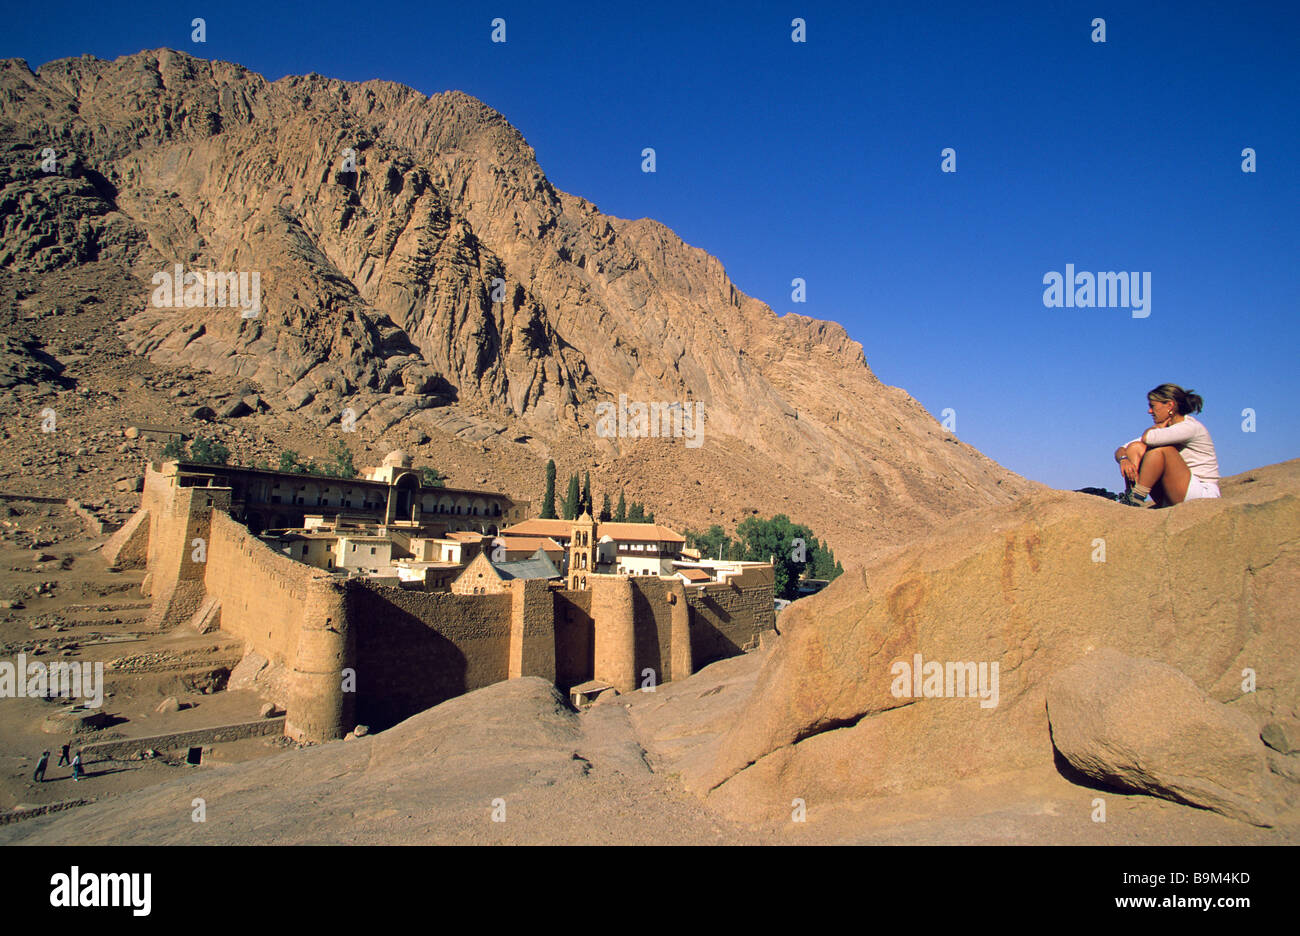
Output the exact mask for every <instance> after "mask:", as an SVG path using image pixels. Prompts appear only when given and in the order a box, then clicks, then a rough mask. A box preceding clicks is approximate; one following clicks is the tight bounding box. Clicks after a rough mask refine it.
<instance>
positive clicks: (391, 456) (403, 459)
mask: <svg viewBox="0 0 1300 936" xmlns="http://www.w3.org/2000/svg"><path fill="white" fill-rule="evenodd" d="M384 467H385V468H410V467H411V456H410V455H407V454H406V453H405V452H403V451H402V450H401V449H393V450H392V451H391V452H389V453H388V454H387V455H385V456H384Z"/></svg>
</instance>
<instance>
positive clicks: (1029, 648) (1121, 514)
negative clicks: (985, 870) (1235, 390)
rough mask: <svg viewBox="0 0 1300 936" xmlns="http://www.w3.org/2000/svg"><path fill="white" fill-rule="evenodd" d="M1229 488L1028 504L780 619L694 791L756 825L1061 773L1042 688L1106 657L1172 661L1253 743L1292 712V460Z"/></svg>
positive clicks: (692, 772) (1299, 500) (1296, 509)
mask: <svg viewBox="0 0 1300 936" xmlns="http://www.w3.org/2000/svg"><path fill="white" fill-rule="evenodd" d="M1222 490H1223V497H1222V498H1221V499H1216V500H1201V501H1193V502H1191V503H1188V504H1183V505H1180V506H1178V507H1175V508H1173V509H1169V510H1144V511H1139V510H1133V509H1131V508H1127V507H1123V506H1120V505H1118V504H1113V503H1108V502H1106V501H1105V500H1103V499H1102V498H1098V497H1090V496H1088V495H1086V494H1077V493H1070V492H1058V491H1052V492H1035V493H1033V494H1031V495H1029V496H1027V497H1025V498H1022V499H1020V500H1019V501H1017V502H1016V503H1014V504H1012V505H1009V506H1006V507H993V508H988V509H984V510H980V511H976V512H972V513H969V514H966V515H964V516H963V517H962V518H959V519H957V520H954V521H953V522H952V523H950V524H949V526H948V527H947V528H946V529H945V530H943V531H942V532H940V533H937V534H934V535H931V536H929V537H926V538H925V539H923V540H920V541H918V542H917V543H915V544H914V545H912V546H909V547H906V548H904V549H902V550H899V551H897V552H895V553H892V554H890V555H888V556H886V557H884V558H882V559H880V560H878V561H876V562H874V563H872V564H871V565H869V566H867V567H866V568H865V569H862V568H857V569H850V570H849V571H848V572H846V573H845V574H844V575H842V576H841V577H840V578H838V579H837V580H836V581H835V582H833V583H832V584H831V585H830V587H828V588H827V589H825V590H824V591H823V592H821V593H820V594H818V595H816V596H813V597H811V598H806V599H803V600H801V601H798V602H796V603H795V604H793V605H792V606H791V607H790V608H788V609H787V610H786V611H785V612H784V613H783V614H782V615H781V629H782V631H783V632H784V636H783V637H782V640H781V641H780V642H779V644H778V645H777V646H776V648H775V649H774V650H773V652H772V654H771V656H770V657H769V658H768V659H767V661H766V662H765V663H764V665H763V669H762V671H761V672H760V674H759V676H758V679H757V682H756V685H755V688H754V690H753V692H752V694H751V695H750V697H749V700H748V702H747V704H746V705H745V707H744V708H743V709H741V711H740V713H739V715H738V717H737V718H736V719H735V721H734V723H733V724H732V726H731V727H730V729H729V730H727V731H726V732H724V733H723V734H721V735H720V736H719V737H718V738H716V739H715V740H713V741H712V742H710V743H709V744H707V745H702V746H701V747H700V748H699V749H698V750H696V751H694V752H693V753H692V754H691V756H690V758H688V759H687V760H685V761H684V762H683V763H682V764H681V771H682V776H683V779H684V780H685V782H686V783H687V785H688V787H689V788H691V789H693V790H695V791H696V792H698V793H700V794H702V795H707V796H708V797H709V799H710V801H711V802H713V803H714V804H715V805H716V806H718V807H719V808H720V809H722V810H723V811H724V812H727V813H730V814H733V815H736V816H737V817H738V818H747V819H755V818H763V817H775V816H777V815H780V814H781V813H783V812H784V813H788V811H789V809H790V806H789V804H790V802H791V800H792V799H793V798H795V797H800V798H803V799H805V800H806V801H807V802H808V803H809V804H810V805H811V804H812V802H813V801H814V800H815V799H819V800H822V801H828V800H837V799H858V798H861V797H863V796H872V795H883V794H888V793H891V792H897V791H902V790H911V789H916V788H920V787H926V786H939V785H947V784H949V783H951V782H952V781H953V780H955V779H959V778H963V777H968V776H973V775H989V774H992V773H995V772H1002V771H1010V770H1019V769H1026V768H1033V767H1039V766H1050V765H1052V764H1053V763H1054V755H1053V748H1052V743H1051V738H1050V733H1049V729H1048V719H1047V708H1046V692H1047V684H1048V680H1049V679H1050V678H1051V677H1052V676H1053V674H1055V673H1057V672H1060V671H1061V670H1064V669H1065V668H1066V667H1068V666H1070V665H1071V664H1073V663H1074V662H1076V661H1077V660H1079V659H1081V658H1082V657H1084V656H1085V655H1086V654H1087V653H1089V652H1090V651H1092V650H1094V649H1096V648H1099V647H1111V648H1114V649H1116V650H1118V651H1119V652H1121V653H1125V654H1128V655H1130V656H1135V657H1142V658H1146V659H1151V660H1156V661H1160V662H1164V663H1168V664H1170V665H1172V666H1174V667H1176V668H1177V669H1179V670H1181V671H1182V672H1183V673H1185V674H1186V675H1187V677H1188V678H1189V679H1190V680H1191V681H1192V682H1193V683H1194V684H1195V685H1196V686H1198V687H1200V689H1202V690H1203V691H1204V692H1205V693H1206V694H1207V695H1208V696H1209V697H1210V698H1212V699H1214V700H1215V701H1217V702H1221V703H1224V704H1226V705H1229V706H1230V707H1231V708H1232V709H1234V710H1236V711H1239V712H1242V713H1244V714H1245V715H1246V716H1249V717H1250V718H1251V719H1252V721H1253V722H1254V723H1255V724H1256V725H1257V726H1259V727H1262V726H1263V725H1265V724H1267V723H1269V722H1271V721H1275V720H1277V719H1278V718H1281V717H1290V716H1292V715H1293V713H1294V711H1295V706H1296V703H1297V701H1300V667H1296V665H1295V660H1297V659H1300V553H1297V552H1296V550H1295V549H1294V546H1293V545H1292V544H1293V542H1294V538H1295V531H1296V530H1297V529H1300V497H1297V493H1300V461H1292V462H1287V463H1285V464H1281V465H1275V466H1271V467H1269V468H1265V469H1260V470H1258V471H1255V472H1252V473H1250V475H1248V476H1238V477H1235V478H1229V479H1226V480H1225V481H1224V483H1223V486H1222ZM918 655H919V661H918ZM918 662H919V663H920V666H919V669H920V673H919V674H916V673H912V672H911V671H912V670H913V669H917V668H918V667H917V665H916V664H917V663H918ZM964 664H970V665H964ZM981 672H982V673H983V674H984V676H985V682H986V685H985V686H984V687H983V688H984V690H985V694H984V697H981V693H980V688H981V687H980V685H979V676H980V674H981ZM918 675H919V677H920V678H919V679H918V678H916V677H917V676H918ZM955 677H966V678H969V679H970V681H971V682H973V683H974V685H973V687H972V686H971V685H969V684H966V685H964V684H963V683H964V682H965V681H966V680H965V679H961V680H959V679H957V678H955ZM1256 684H1257V685H1256ZM1255 689H1258V691H1253V690H1255Z"/></svg>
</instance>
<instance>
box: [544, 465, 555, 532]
mask: <svg viewBox="0 0 1300 936" xmlns="http://www.w3.org/2000/svg"><path fill="white" fill-rule="evenodd" d="M542 519H543V520H554V519H555V459H553V458H550V459H547V461H546V494H544V495H543V496H542Z"/></svg>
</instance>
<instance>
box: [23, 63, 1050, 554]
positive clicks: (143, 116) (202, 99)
mask: <svg viewBox="0 0 1300 936" xmlns="http://www.w3.org/2000/svg"><path fill="white" fill-rule="evenodd" d="M24 73H25V74H24ZM0 124H2V125H3V126H2V127H0V140H3V143H4V145H5V148H6V149H7V150H8V151H9V155H10V156H11V161H14V160H16V161H17V162H18V163H26V165H25V166H23V167H22V168H21V169H14V170H10V173H9V175H8V176H7V177H5V178H3V179H0V181H2V182H3V183H4V188H5V192H4V194H5V195H6V196H8V198H7V199H6V200H8V201H10V203H11V204H13V203H14V202H18V203H21V204H23V207H24V208H25V209H28V210H26V211H23V212H12V211H11V212H9V213H5V212H0V269H4V270H6V271H8V272H16V273H17V272H24V273H43V272H49V271H52V270H59V269H68V268H78V267H80V266H83V265H85V264H88V263H96V262H101V261H107V262H111V263H115V264H119V265H121V266H123V267H125V268H126V269H127V270H129V272H130V273H131V275H133V276H134V277H135V278H136V279H137V280H141V281H143V282H144V283H148V282H149V280H150V277H152V276H153V275H154V274H155V273H157V272H159V271H169V270H171V269H173V267H174V265H175V264H177V263H180V264H181V265H182V267H183V268H184V269H185V270H186V271H203V270H219V271H232V270H258V271H260V273H261V283H262V288H263V297H262V312H261V315H260V316H259V318H258V319H256V320H248V319H242V318H240V317H239V315H238V313H237V312H232V310H230V309H206V308H195V309H188V308H186V309H156V308H153V307H151V306H150V305H149V304H148V296H149V290H150V289H151V287H142V289H141V295H140V296H138V297H133V298H129V299H128V300H127V303H126V305H127V308H125V309H124V310H123V312H124V313H125V321H124V322H123V323H122V339H123V340H124V341H125V343H126V345H127V347H129V348H130V349H131V350H132V351H134V352H135V353H137V354H140V355H142V356H145V357H148V358H149V359H150V360H152V361H153V362H155V363H158V364H161V365H163V366H166V367H171V368H176V367H185V366H188V367H194V368H198V369H200V370H206V371H210V372H213V373H216V374H224V375H226V376H227V377H229V378H231V379H232V380H247V381H253V382H255V383H256V384H257V385H258V386H259V387H261V388H262V389H263V391H264V392H265V394H266V396H267V399H268V402H269V403H271V405H272V408H273V409H274V410H275V411H276V412H277V413H294V414H295V415H296V416H297V417H302V418H304V419H305V420H307V421H310V422H313V423H316V424H319V425H321V426H325V427H329V426H333V427H334V428H335V429H337V428H338V427H339V425H340V423H341V421H342V420H343V419H344V418H345V414H346V413H347V411H348V410H351V411H352V414H353V415H355V416H356V417H357V419H358V422H357V425H358V427H359V428H361V429H363V430H364V431H365V432H366V433H368V434H370V435H371V436H373V437H381V436H385V435H391V434H393V433H395V432H400V431H403V430H405V429H407V428H410V427H413V426H422V427H426V428H428V427H433V428H436V427H438V426H445V425H447V424H448V421H449V420H450V422H451V423H452V424H456V425H459V424H460V423H461V422H466V421H467V422H468V423H469V425H470V428H469V430H468V435H464V436H463V437H465V438H469V436H474V435H478V436H479V438H478V439H472V440H471V441H482V439H485V438H486V439H492V440H494V441H496V440H500V441H501V442H503V443H504V442H505V440H508V439H511V438H519V437H521V436H522V437H527V438H529V439H531V440H534V442H535V443H537V444H535V445H533V446H531V447H530V448H529V453H530V457H531V458H534V459H540V458H541V457H542V456H543V455H546V454H552V453H553V452H560V453H562V454H566V455H567V452H568V450H572V451H573V455H572V456H569V457H572V458H573V459H575V460H577V461H586V462H588V463H595V464H605V465H608V464H610V463H611V461H612V462H613V463H614V464H615V465H621V466H624V467H623V468H621V469H620V470H619V471H618V472H617V473H618V474H621V475H622V477H621V478H619V479H617V480H618V482H619V483H621V485H622V486H627V485H628V484H633V485H634V486H635V485H636V483H637V477H636V476H637V474H638V472H639V470H649V469H648V464H643V463H649V464H656V465H657V464H658V462H660V461H662V459H660V458H659V457H658V456H659V455H661V454H662V453H659V452H655V453H654V454H653V455H651V454H650V453H649V451H648V449H647V448H646V447H647V446H649V445H651V444H656V443H657V444H659V445H661V446H663V447H665V448H666V449H671V450H672V451H671V455H670V457H669V458H668V464H669V465H671V466H673V467H672V468H670V470H672V471H675V472H676V473H677V474H679V475H680V476H681V477H682V478H683V479H689V478H696V477H699V476H701V475H702V474H706V473H712V474H714V475H715V478H714V483H717V484H721V486H722V487H723V488H724V489H725V490H723V491H722V493H721V494H720V496H719V499H720V500H722V501H729V500H734V499H735V497H737V496H740V495H748V494H750V493H751V491H754V487H755V485H754V483H753V481H752V480H748V479H735V480H734V481H733V480H729V479H726V478H722V479H718V478H717V477H716V476H717V474H718V472H719V471H720V470H721V471H722V472H724V473H725V471H726V469H725V468H721V469H720V468H719V467H717V466H727V465H737V464H738V463H739V460H740V459H742V455H741V451H739V450H746V452H745V454H746V455H756V456H757V458H756V459H755V467H756V468H757V473H758V475H759V478H760V479H761V482H760V484H759V485H758V487H759V490H758V491H757V492H755V493H757V494H759V496H758V497H755V498H753V499H754V500H756V501H758V502H760V503H765V504H768V505H772V506H769V507H768V509H769V510H770V511H771V512H775V510H774V509H773V507H774V506H778V505H777V504H776V503H775V502H776V501H777V500H778V499H780V498H781V497H785V498H787V499H788V496H789V495H788V493H786V492H788V491H789V490H790V489H791V487H792V486H800V485H809V484H811V485H812V486H813V487H814V490H813V491H811V492H808V493H809V494H810V495H811V502H812V503H817V502H822V503H825V502H826V499H827V497H828V496H829V497H830V498H832V499H833V500H835V501H837V502H840V503H837V504H836V508H837V510H840V511H841V512H843V511H847V514H848V515H847V516H846V517H845V518H844V519H845V520H846V521H849V528H852V527H853V526H856V527H858V528H862V527H864V526H867V525H868V524H870V525H871V526H872V529H873V532H883V533H884V536H883V538H882V541H888V542H894V541H898V540H899V539H901V538H904V537H906V536H907V535H910V533H913V532H915V531H917V530H919V529H925V528H929V527H932V526H934V525H935V524H937V523H940V522H942V521H943V520H944V519H945V518H946V517H948V516H952V515H953V514H955V513H958V512H961V511H963V510H966V509H970V508H972V507H975V506H981V505H984V504H987V503H997V502H1002V501H1005V500H1008V499H1011V498H1014V497H1015V496H1017V495H1018V494H1020V493H1023V492H1024V491H1025V490H1028V489H1029V487H1030V484H1029V483H1028V482H1026V481H1024V479H1021V478H1019V477H1018V476H1016V475H1014V474H1012V473H1011V472H1009V471H1006V470H1005V469H1003V468H1001V466H998V465H996V464H995V463H993V462H992V461H991V460H989V459H987V458H986V457H985V456H983V455H982V454H980V453H978V452H977V451H976V450H974V449H973V448H971V447H970V446H968V445H966V444H965V443H962V442H960V440H957V439H956V438H955V437H953V436H952V435H951V434H950V433H947V432H946V431H944V430H943V429H942V428H941V427H939V426H938V424H937V423H936V422H935V420H934V419H933V417H931V416H930V414H929V413H928V412H926V411H925V409H924V408H923V407H921V405H920V404H919V403H917V402H916V401H915V400H913V399H912V398H911V397H910V396H908V395H907V394H906V392H905V391H903V390H901V389H899V388H894V387H889V386H887V385H885V384H883V383H882V382H881V381H879V379H878V378H877V377H876V376H875V374H874V373H873V372H872V371H871V369H870V367H869V366H868V364H867V359H866V353H865V350H864V349H863V347H862V345H861V344H860V343H859V342H857V341H855V340H853V339H852V337H851V336H849V334H848V332H847V331H846V330H845V329H844V328H843V327H842V326H841V325H839V324H838V323H834V322H830V321H824V320H817V319H812V318H809V317H807V316H803V315H799V314H797V313H787V314H785V315H778V314H777V313H776V312H775V311H773V310H772V309H771V308H770V307H768V306H767V305H766V304H764V303H762V302H761V301H759V300H757V299H754V298H752V297H750V296H747V295H745V294H744V293H743V292H741V291H740V290H739V289H738V288H736V286H735V285H734V283H732V282H731V280H730V279H729V278H728V276H727V274H726V270H725V267H724V265H723V264H722V262H721V261H720V260H718V259H717V258H716V257H713V256H712V255H710V254H709V253H708V252H707V251H706V250H704V249H703V248H700V247H694V246H691V245H688V244H686V243H685V242H684V241H682V240H681V238H679V237H678V236H677V235H676V234H675V233H674V232H672V231H671V229H669V228H668V227H666V226H665V225H663V224H661V223H660V222H658V221H655V220H653V219H650V218H640V219H634V220H629V219H622V218H616V217H613V216H609V215H605V214H603V213H601V212H600V211H599V210H598V209H597V208H596V206H595V205H594V204H593V203H592V202H591V201H589V200H588V199H586V198H583V197H582V196H578V195H571V194H568V193H565V192H562V191H560V190H558V189H556V188H555V187H554V186H552V185H551V183H550V182H549V181H548V180H547V178H546V175H545V173H544V172H543V171H542V170H541V167H540V165H539V164H538V162H537V158H536V153H535V151H534V150H533V149H532V147H531V146H529V145H528V143H527V141H526V140H525V139H524V137H523V136H522V134H520V133H519V131H518V130H517V129H516V128H515V127H513V125H511V124H510V123H509V121H508V120H507V119H506V118H505V116H504V115H502V114H500V113H499V112H498V111H496V110H494V109H493V108H491V107H490V106H489V105H487V104H485V103H483V102H481V101H478V100H477V99H475V98H473V97H471V96H470V95H467V94H465V93H464V92H460V91H447V92H439V93H437V94H434V95H431V96H425V95H423V94H421V93H420V92H418V91H415V90H414V89H411V88H407V87H405V86H403V85H399V84H396V83H393V82H389V81H367V82H362V83H352V82H345V81H339V80H336V79H329V78H324V77H322V76H318V75H306V76H286V77H284V78H280V79H278V80H276V81H274V82H268V81H267V80H266V79H265V78H263V77H261V76H260V75H257V74H255V73H253V72H251V71H249V70H248V69H245V68H243V67H242V66H239V65H236V64H233V63H224V62H216V61H207V60H203V59H197V58H194V57H193V56H190V55H188V54H186V53H182V52H175V51H172V50H165V49H164V50H156V51H153V52H141V53H137V54H135V55H131V56H122V57H120V58H118V59H116V60H114V61H113V62H111V63H110V62H105V61H102V60H99V59H95V58H93V57H88V56H82V57H80V58H69V59H60V60H56V61H55V62H51V63H47V64H46V65H43V66H41V67H40V68H39V69H37V70H35V71H32V70H30V69H29V68H27V66H26V63H20V60H15V59H10V60H6V61H4V62H3V63H0ZM46 145H53V146H54V147H55V148H56V150H58V151H59V156H60V159H61V160H64V161H63V162H61V163H60V168H61V171H60V172H59V173H42V172H40V171H39V170H38V168H37V164H38V162H39V159H40V153H41V149H42V148H43V146H46ZM64 148H66V149H67V150H69V151H70V152H67V153H65V152H63V149H64ZM349 152H350V153H351V156H352V158H353V159H354V160H355V167H356V170H357V171H356V172H345V171H343V170H344V168H346V167H347V165H348V163H347V162H346V160H347V159H348V156H349ZM65 204H66V205H68V206H71V208H72V210H71V211H67V210H64V209H63V206H64V205H65ZM73 214H75V215H76V217H75V218H74V217H71V215H73ZM621 394H626V396H627V398H628V399H630V400H637V401H647V402H648V401H665V402H672V401H679V402H684V401H688V400H692V401H697V402H702V403H704V404H705V408H706V429H707V436H706V438H707V439H708V440H709V444H706V446H705V448H709V447H710V445H711V446H712V447H713V448H715V449H717V451H715V452H712V453H706V454H705V455H704V456H699V455H698V454H695V455H693V454H691V453H689V452H685V451H683V449H684V446H682V445H681V444H680V440H671V441H669V440H646V439H604V438H600V437H598V436H596V434H595V432H594V425H595V418H594V417H595V413H594V410H595V406H596V405H597V404H598V403H600V402H607V401H611V400H617V399H619V397H620V395H621ZM420 431H423V430H420ZM456 431H457V432H458V433H462V434H463V433H465V432H466V431H467V430H465V429H458V430H456ZM701 459H702V460H701ZM705 464H707V465H709V467H708V468H707V469H705V468H704V467H703V466H704V465H705ZM604 480H605V482H606V483H607V484H608V483H610V481H611V479H610V478H608V477H607V478H605V479H604ZM652 487H653V486H651V487H643V488H642V489H641V491H640V493H641V494H642V495H643V496H642V497H641V498H639V499H647V498H650V497H652V496H654V494H655V492H654V491H653V490H652V489H651V488H652ZM764 489H767V490H764ZM777 492H781V494H780V495H778V494H777ZM818 495H820V496H818ZM660 496H662V495H660ZM787 512H788V511H787ZM796 519H797V518H796ZM805 519H807V518H805ZM679 522H680V521H679ZM691 525H693V526H699V525H701V524H700V523H699V522H692V523H691ZM823 526H825V524H823ZM814 527H815V528H816V527H817V525H816V524H815V523H814ZM845 532H847V529H846V530H845ZM837 538H839V537H837Z"/></svg>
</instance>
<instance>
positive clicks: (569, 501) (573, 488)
mask: <svg viewBox="0 0 1300 936" xmlns="http://www.w3.org/2000/svg"><path fill="white" fill-rule="evenodd" d="M581 497H582V494H581V492H580V491H579V490H578V473H577V472H576V471H575V472H574V473H573V474H571V475H569V492H568V494H566V495H565V496H564V519H565V520H572V519H574V518H575V517H577V516H578V508H579V507H581V506H582V501H581Z"/></svg>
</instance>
